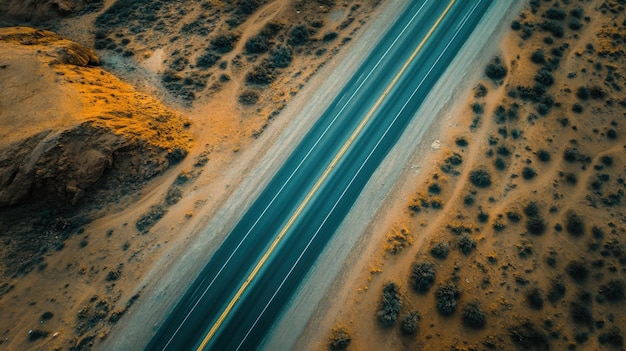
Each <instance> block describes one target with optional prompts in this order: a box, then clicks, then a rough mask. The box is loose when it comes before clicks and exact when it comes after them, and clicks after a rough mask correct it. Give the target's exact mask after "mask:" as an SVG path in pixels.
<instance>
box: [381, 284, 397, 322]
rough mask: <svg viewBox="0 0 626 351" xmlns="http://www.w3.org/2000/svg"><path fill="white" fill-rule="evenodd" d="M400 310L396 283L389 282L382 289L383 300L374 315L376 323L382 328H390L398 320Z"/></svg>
mask: <svg viewBox="0 0 626 351" xmlns="http://www.w3.org/2000/svg"><path fill="white" fill-rule="evenodd" d="M401 308H402V302H401V300H400V292H399V289H398V285H396V283H393V282H390V283H387V284H385V286H384V287H383V298H382V301H381V302H380V308H379V310H378V312H377V313H376V316H377V317H378V321H379V322H380V324H381V325H382V326H383V327H390V326H392V325H393V324H394V323H395V322H396V320H397V319H398V314H399V313H400V309H401Z"/></svg>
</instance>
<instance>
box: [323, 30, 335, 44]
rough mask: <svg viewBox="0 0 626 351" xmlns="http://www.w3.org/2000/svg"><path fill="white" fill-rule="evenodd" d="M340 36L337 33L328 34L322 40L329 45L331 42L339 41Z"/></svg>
mask: <svg viewBox="0 0 626 351" xmlns="http://www.w3.org/2000/svg"><path fill="white" fill-rule="evenodd" d="M338 36H339V34H338V33H337V32H328V33H326V34H324V37H323V38H322V41H324V42H325V43H327V42H329V41H333V40H335V39H337V37H338Z"/></svg>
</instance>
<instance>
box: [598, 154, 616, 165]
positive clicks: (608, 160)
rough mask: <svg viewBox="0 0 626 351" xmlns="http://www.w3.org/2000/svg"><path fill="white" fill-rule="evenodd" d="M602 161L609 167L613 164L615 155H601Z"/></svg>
mask: <svg viewBox="0 0 626 351" xmlns="http://www.w3.org/2000/svg"><path fill="white" fill-rule="evenodd" d="M600 162H602V164H603V165H605V166H607V167H611V166H612V165H613V156H611V155H604V156H602V157H600Z"/></svg>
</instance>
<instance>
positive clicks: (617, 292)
mask: <svg viewBox="0 0 626 351" xmlns="http://www.w3.org/2000/svg"><path fill="white" fill-rule="evenodd" d="M599 293H600V294H601V295H602V296H604V297H605V298H606V299H607V300H609V301H611V302H617V301H621V300H623V299H624V282H623V281H621V280H617V279H611V280H609V281H608V282H607V283H606V284H604V285H602V286H600V290H599Z"/></svg>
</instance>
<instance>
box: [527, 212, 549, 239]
mask: <svg viewBox="0 0 626 351" xmlns="http://www.w3.org/2000/svg"><path fill="white" fill-rule="evenodd" d="M526 229H527V230H528V232H529V233H531V234H534V235H541V234H543V233H545V231H546V222H545V221H544V220H543V218H541V217H540V216H531V217H528V219H527V220H526Z"/></svg>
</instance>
